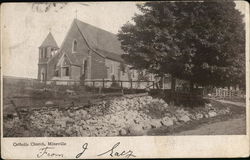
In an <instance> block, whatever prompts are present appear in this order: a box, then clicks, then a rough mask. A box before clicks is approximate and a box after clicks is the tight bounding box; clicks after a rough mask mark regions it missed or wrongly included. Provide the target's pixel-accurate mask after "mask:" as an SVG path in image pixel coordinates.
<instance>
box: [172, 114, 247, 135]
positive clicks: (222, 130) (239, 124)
mask: <svg viewBox="0 0 250 160" xmlns="http://www.w3.org/2000/svg"><path fill="white" fill-rule="evenodd" d="M225 134H227V135H239V134H246V121H245V117H243V118H237V119H230V120H227V121H222V122H215V123H212V124H205V125H203V126H201V127H199V128H197V129H193V130H188V131H182V132H179V133H177V134H176V135H225Z"/></svg>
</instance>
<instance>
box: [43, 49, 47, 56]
mask: <svg viewBox="0 0 250 160" xmlns="http://www.w3.org/2000/svg"><path fill="white" fill-rule="evenodd" d="M43 52H44V53H43V56H44V57H43V58H47V48H43Z"/></svg>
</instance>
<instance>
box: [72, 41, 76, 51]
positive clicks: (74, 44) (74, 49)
mask: <svg viewBox="0 0 250 160" xmlns="http://www.w3.org/2000/svg"><path fill="white" fill-rule="evenodd" d="M72 50H73V52H76V50H77V41H76V40H74V42H73V48H72Z"/></svg>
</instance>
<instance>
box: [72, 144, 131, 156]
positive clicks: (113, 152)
mask: <svg viewBox="0 0 250 160" xmlns="http://www.w3.org/2000/svg"><path fill="white" fill-rule="evenodd" d="M119 145H120V142H118V143H116V144H115V145H114V146H112V148H111V149H109V150H107V151H105V152H103V153H101V154H98V155H97V156H104V155H109V156H111V157H124V158H130V157H136V156H135V155H134V154H133V151H131V150H128V151H124V150H123V151H121V152H118V151H117V147H118V146H119ZM87 149H88V143H85V144H84V145H83V146H82V151H81V152H80V153H78V154H77V155H76V158H80V157H81V156H82V155H83V153H84V152H85V151H86V150H87Z"/></svg>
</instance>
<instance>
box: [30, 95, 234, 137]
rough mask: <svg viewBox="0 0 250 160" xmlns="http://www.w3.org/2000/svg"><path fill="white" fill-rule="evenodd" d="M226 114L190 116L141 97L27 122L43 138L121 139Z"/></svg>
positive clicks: (208, 110) (48, 113) (51, 112)
mask: <svg viewBox="0 0 250 160" xmlns="http://www.w3.org/2000/svg"><path fill="white" fill-rule="evenodd" d="M78 108H79V107H78ZM80 108H81V107H80ZM229 111H230V110H229V108H227V109H226V110H225V109H223V111H222V110H218V109H215V108H214V107H213V106H211V105H210V104H207V105H206V106H205V107H203V108H199V109H196V110H193V111H192V112H190V111H188V110H186V109H183V108H181V107H173V106H168V104H167V103H166V102H165V101H163V100H162V99H153V98H152V97H151V96H142V97H131V98H125V97H117V98H113V99H110V100H103V101H102V102H100V103H97V104H93V105H92V106H91V107H89V108H85V109H84V108H83V107H82V108H81V109H73V108H71V109H68V110H60V109H53V108H51V109H48V110H36V111H33V113H32V114H31V116H30V117H29V118H30V129H32V128H36V129H39V130H40V131H41V132H43V135H44V136H67V137H68V136H125V135H145V134H147V131H148V130H150V129H153V128H159V127H162V126H165V127H168V126H172V125H174V124H177V123H185V122H188V121H191V120H198V119H201V118H208V117H214V116H216V115H219V114H227V113H228V112H229ZM153 112H154V114H152V113H153ZM157 116H158V117H157Z"/></svg>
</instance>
